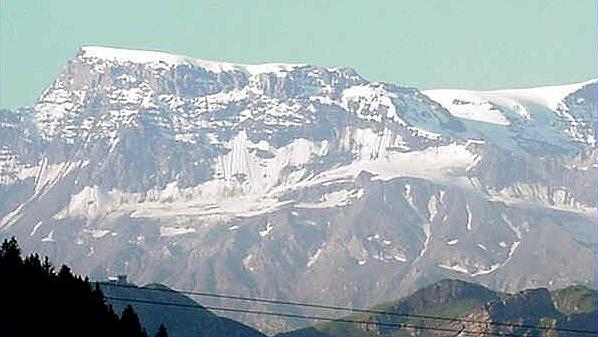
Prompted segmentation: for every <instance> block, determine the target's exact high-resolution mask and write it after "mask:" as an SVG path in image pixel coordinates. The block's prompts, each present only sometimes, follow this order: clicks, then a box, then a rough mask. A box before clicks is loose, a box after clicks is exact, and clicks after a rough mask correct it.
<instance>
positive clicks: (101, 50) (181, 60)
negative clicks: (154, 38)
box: [81, 46, 305, 74]
mask: <svg viewBox="0 0 598 337" xmlns="http://www.w3.org/2000/svg"><path fill="white" fill-rule="evenodd" d="M81 57H82V58H83V59H90V58H92V59H101V60H105V61H112V62H117V63H125V62H131V63H142V64H143V63H153V64H157V65H160V64H162V65H166V66H168V67H172V66H176V65H179V64H185V63H186V64H191V65H194V66H199V67H201V68H204V69H206V70H208V71H211V72H215V73H219V72H224V71H234V70H239V71H243V70H245V71H247V72H249V73H250V74H263V73H280V72H288V71H290V70H292V69H295V68H297V67H301V66H305V64H284V63H266V64H254V65H249V64H234V63H226V62H214V61H206V60H201V59H197V58H192V57H188V56H182V55H174V54H169V53H164V52H158V51H150V50H132V49H123V48H111V47H100V46H84V47H81Z"/></svg>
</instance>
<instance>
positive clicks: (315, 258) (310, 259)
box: [307, 248, 322, 268]
mask: <svg viewBox="0 0 598 337" xmlns="http://www.w3.org/2000/svg"><path fill="white" fill-rule="evenodd" d="M321 253H322V249H321V248H318V250H316V252H315V253H314V255H311V256H309V257H308V261H307V267H308V268H309V267H311V266H313V265H314V263H316V261H318V258H319V257H320V254H321Z"/></svg>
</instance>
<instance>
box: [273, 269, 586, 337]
mask: <svg viewBox="0 0 598 337" xmlns="http://www.w3.org/2000/svg"><path fill="white" fill-rule="evenodd" d="M574 294H575V295H576V296H575V295H574ZM596 296H597V294H596V291H595V290H591V289H589V288H585V287H583V286H573V287H568V288H565V289H560V290H557V291H553V292H549V291H548V290H547V289H545V288H537V289H528V290H525V291H522V292H519V293H516V294H505V293H498V292H495V291H492V290H490V289H487V288H484V287H482V286H479V285H475V284H472V283H467V282H463V281H458V280H442V281H440V282H437V283H435V284H433V285H430V286H428V287H425V288H423V289H420V290H418V291H416V292H415V293H413V294H411V295H409V296H407V297H406V298H404V299H400V300H398V301H392V302H388V303H384V304H381V305H378V306H375V307H373V308H372V309H371V311H374V312H376V313H359V314H353V315H350V316H347V317H343V319H345V320H352V321H358V322H360V323H346V322H334V321H333V322H326V323H320V324H316V325H315V326H313V327H308V328H303V329H299V330H295V331H290V332H287V333H282V334H279V335H278V336H280V337H283V336H284V337H308V336H309V337H313V336H322V337H323V336H488V335H494V334H496V335H501V334H502V335H505V334H513V335H518V336H528V335H530V334H531V335H533V336H583V335H584V334H580V333H579V332H568V331H559V330H555V329H568V330H577V331H596ZM565 298H566V300H565V301H567V302H568V303H569V305H571V306H575V307H576V308H577V309H576V310H574V311H571V310H568V309H569V307H568V308H567V309H565V310H562V308H561V307H560V305H562V301H563V300H564V299H565ZM438 317H440V318H445V319H437V318H438ZM435 318H436V319H435ZM446 318H460V319H461V320H462V321H457V320H454V319H453V320H450V319H446ZM366 322H367V323H366ZM398 324H403V325H404V326H405V327H402V328H399V327H393V325H398ZM509 324H511V325H509ZM513 325H515V326H513ZM529 326H532V327H536V326H540V327H548V328H547V329H534V328H530V327H529ZM585 335H589V334H585Z"/></svg>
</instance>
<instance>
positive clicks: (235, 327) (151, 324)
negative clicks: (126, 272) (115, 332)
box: [101, 283, 265, 337]
mask: <svg viewBox="0 0 598 337" xmlns="http://www.w3.org/2000/svg"><path fill="white" fill-rule="evenodd" d="M101 289H102V292H103V293H104V294H105V295H106V297H107V298H108V302H109V303H110V304H112V306H114V308H115V309H116V310H117V311H119V312H120V310H121V309H122V308H125V307H126V306H127V305H129V304H130V305H131V306H132V307H133V308H134V309H135V311H136V312H137V313H138V314H139V319H140V321H141V324H142V325H143V326H145V327H146V328H147V329H148V331H157V330H158V327H159V326H160V324H164V325H165V326H166V327H167V328H168V335H169V336H198V337H199V336H210V337H211V336H231V337H235V336H239V337H241V336H242V337H260V336H262V337H263V336H265V335H264V334H262V333H260V332H259V331H257V330H255V329H252V328H250V327H248V326H246V325H243V324H241V323H238V322H235V321H233V320H231V319H228V318H225V317H220V316H217V315H215V314H214V313H212V312H211V311H209V310H207V309H206V308H204V307H202V306H201V305H199V304H198V303H197V302H195V301H194V300H192V299H190V298H189V297H187V296H185V295H183V294H181V293H178V292H176V291H174V290H172V289H170V288H168V287H166V286H164V285H162V284H148V285H146V286H143V287H137V286H135V285H133V284H118V283H114V284H112V283H102V285H101ZM112 298H120V299H134V300H136V302H130V303H129V302H127V301H125V300H114V299H112ZM156 303H159V304H156ZM163 303H168V304H171V305H164V304H163ZM173 304H174V305H173Z"/></svg>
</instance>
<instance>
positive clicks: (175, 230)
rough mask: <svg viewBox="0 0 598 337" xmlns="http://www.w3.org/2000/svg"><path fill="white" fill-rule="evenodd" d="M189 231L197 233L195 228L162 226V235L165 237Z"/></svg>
mask: <svg viewBox="0 0 598 337" xmlns="http://www.w3.org/2000/svg"><path fill="white" fill-rule="evenodd" d="M189 233H195V228H189V227H170V226H160V236H163V237H171V236H177V235H183V234H189Z"/></svg>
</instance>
